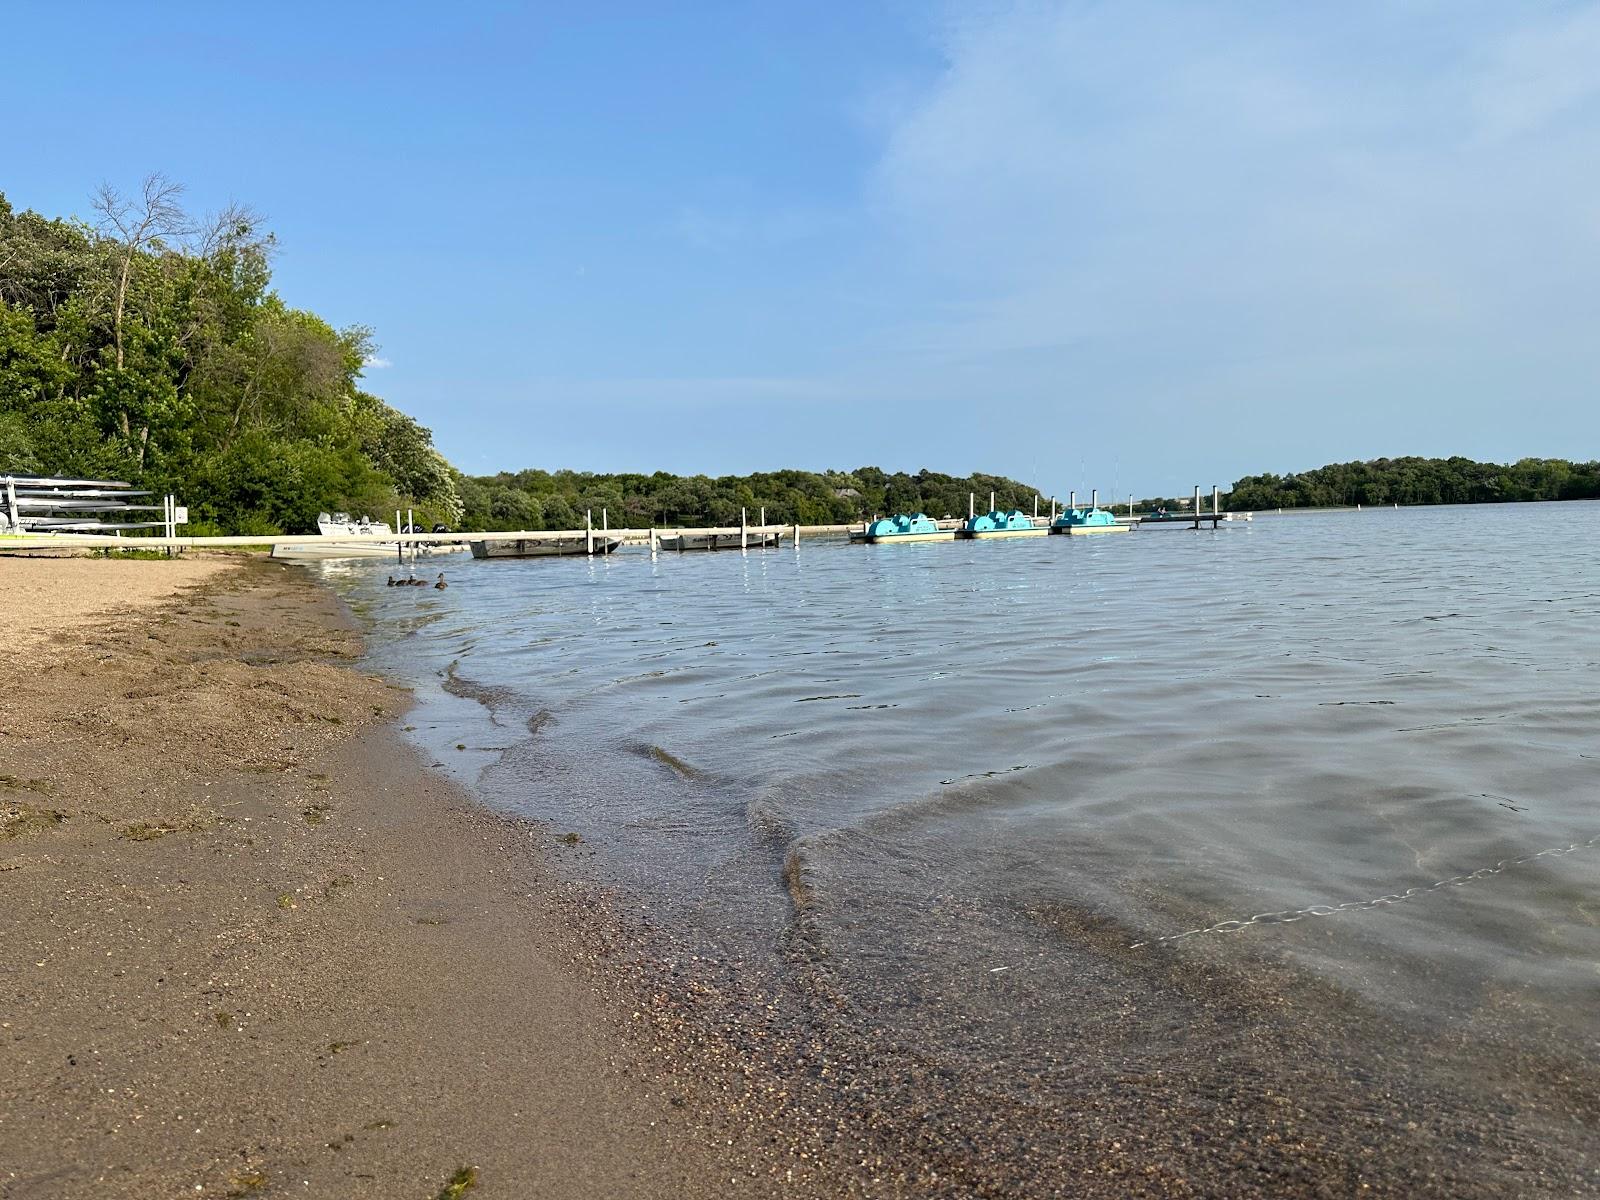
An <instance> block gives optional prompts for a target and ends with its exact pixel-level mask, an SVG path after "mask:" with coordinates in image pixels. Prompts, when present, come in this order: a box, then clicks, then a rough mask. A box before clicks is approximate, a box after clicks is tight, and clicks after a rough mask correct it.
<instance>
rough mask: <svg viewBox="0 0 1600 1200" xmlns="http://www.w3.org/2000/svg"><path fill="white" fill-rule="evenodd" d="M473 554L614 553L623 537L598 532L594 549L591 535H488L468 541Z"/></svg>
mask: <svg viewBox="0 0 1600 1200" xmlns="http://www.w3.org/2000/svg"><path fill="white" fill-rule="evenodd" d="M467 544H468V545H469V546H471V547H472V557H473V558H564V557H570V556H571V555H574V554H589V553H594V554H611V553H612V552H614V551H615V550H616V549H617V547H618V546H620V545H622V540H621V539H620V538H614V537H605V536H597V537H596V538H595V539H594V549H593V551H591V550H590V549H589V539H588V538H587V537H582V536H579V537H559V538H484V539H483V540H482V541H474V542H469V543H467Z"/></svg>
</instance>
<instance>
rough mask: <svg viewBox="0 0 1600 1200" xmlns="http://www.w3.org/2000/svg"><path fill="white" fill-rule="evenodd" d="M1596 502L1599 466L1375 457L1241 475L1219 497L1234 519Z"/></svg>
mask: <svg viewBox="0 0 1600 1200" xmlns="http://www.w3.org/2000/svg"><path fill="white" fill-rule="evenodd" d="M1596 498H1600V462H1569V461H1567V460H1566V459H1561V458H1524V459H1521V460H1519V461H1517V462H1514V463H1508V464H1500V463H1489V462H1474V461H1473V460H1472V459H1470V458H1460V457H1453V458H1415V457H1410V458H1377V459H1373V460H1372V461H1370V462H1349V463H1332V464H1329V465H1328V466H1325V467H1318V468H1316V469H1315V470H1311V471H1299V472H1295V473H1291V474H1288V475H1271V474H1267V475H1247V476H1245V477H1244V478H1243V479H1241V480H1239V481H1238V482H1236V483H1235V484H1234V485H1233V488H1232V490H1231V491H1230V492H1229V493H1228V495H1227V496H1226V497H1225V501H1226V506H1227V507H1228V508H1229V509H1230V510H1232V511H1234V512H1248V511H1252V510H1261V509H1269V508H1332V507H1340V506H1353V505H1357V504H1361V505H1390V504H1402V505H1406V504H1494V503H1504V502H1508V501H1522V500H1592V499H1596Z"/></svg>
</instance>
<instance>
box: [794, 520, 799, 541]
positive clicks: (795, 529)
mask: <svg viewBox="0 0 1600 1200" xmlns="http://www.w3.org/2000/svg"><path fill="white" fill-rule="evenodd" d="M794 544H795V545H796V546H798V545H799V544H800V522H799V521H796V522H795V523H794Z"/></svg>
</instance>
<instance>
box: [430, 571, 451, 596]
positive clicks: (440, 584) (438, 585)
mask: <svg viewBox="0 0 1600 1200" xmlns="http://www.w3.org/2000/svg"><path fill="white" fill-rule="evenodd" d="M433 586H434V587H435V588H437V589H438V590H439V591H441V592H442V591H444V589H445V588H447V587H449V586H450V585H449V584H448V583H446V582H445V581H444V572H443V571H440V572H439V582H438V583H436V584H434V585H433Z"/></svg>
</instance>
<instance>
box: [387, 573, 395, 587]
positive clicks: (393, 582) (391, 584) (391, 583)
mask: <svg viewBox="0 0 1600 1200" xmlns="http://www.w3.org/2000/svg"><path fill="white" fill-rule="evenodd" d="M389 586H390V587H395V586H396V584H395V581H394V576H393V575H391V576H389Z"/></svg>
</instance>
